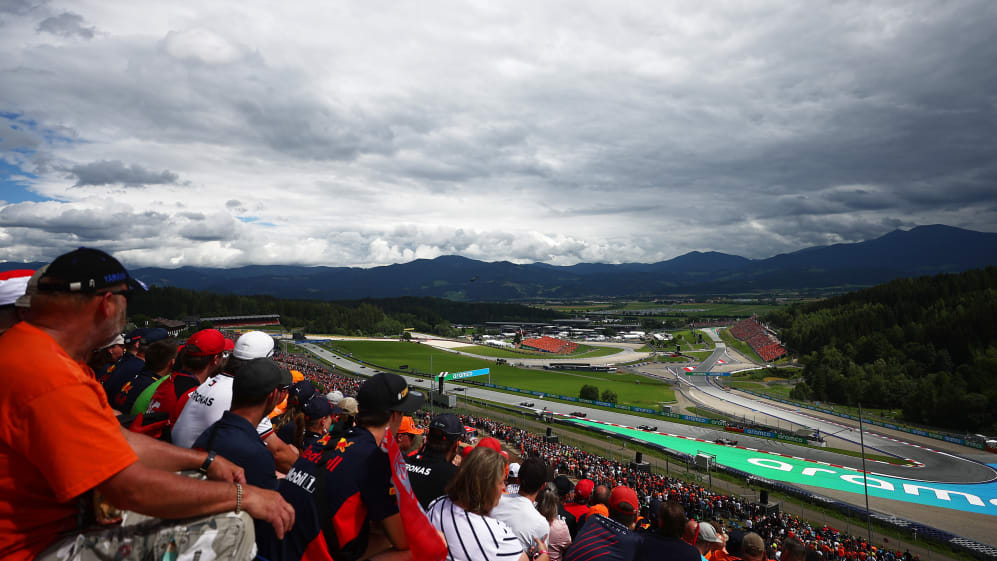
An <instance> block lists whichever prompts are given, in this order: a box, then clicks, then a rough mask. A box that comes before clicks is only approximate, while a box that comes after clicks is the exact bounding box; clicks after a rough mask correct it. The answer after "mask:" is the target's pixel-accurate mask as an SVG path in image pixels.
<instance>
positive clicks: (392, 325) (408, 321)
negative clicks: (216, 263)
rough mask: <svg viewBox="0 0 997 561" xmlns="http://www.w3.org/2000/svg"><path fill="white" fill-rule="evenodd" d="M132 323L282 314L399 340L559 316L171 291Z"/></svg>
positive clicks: (145, 304)
mask: <svg viewBox="0 0 997 561" xmlns="http://www.w3.org/2000/svg"><path fill="white" fill-rule="evenodd" d="M128 312H129V314H130V315H132V316H133V318H134V317H138V316H145V317H148V318H153V317H166V318H176V319H181V318H184V317H188V316H199V317H211V316H236V315H258V314H280V317H281V323H282V324H283V325H285V326H286V327H291V328H295V329H298V328H303V329H306V330H307V331H309V332H312V333H329V334H338V335H346V334H350V335H356V334H362V335H397V334H398V333H400V332H401V331H402V329H404V328H409V327H411V328H415V329H416V330H417V331H425V332H431V333H437V334H440V335H450V334H452V333H450V324H451V323H475V322H483V321H488V320H490V319H491V318H495V317H501V318H503V319H506V320H509V321H536V322H547V321H550V320H552V319H555V318H557V317H560V315H559V314H558V313H557V312H554V311H551V310H543V309H540V308H533V307H529V306H522V305H518V304H491V303H462V302H453V301H450V300H442V299H439V298H414V297H413V298H388V299H383V300H356V301H339V302H325V301H312V300H286V299H281V298H274V297H273V296H243V295H237V294H217V293H213V292H202V291H195V290H188V289H184V288H175V287H156V286H154V287H151V288H150V289H149V292H148V293H145V294H136V295H135V296H134V297H133V298H132V300H131V302H129V304H128Z"/></svg>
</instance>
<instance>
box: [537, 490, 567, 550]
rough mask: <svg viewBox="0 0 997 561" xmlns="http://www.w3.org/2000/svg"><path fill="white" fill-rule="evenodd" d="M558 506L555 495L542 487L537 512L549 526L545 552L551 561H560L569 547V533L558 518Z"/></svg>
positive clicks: (558, 501)
mask: <svg viewBox="0 0 997 561" xmlns="http://www.w3.org/2000/svg"><path fill="white" fill-rule="evenodd" d="M569 483H570V482H569ZM560 506H561V501H560V500H559V499H558V496H557V493H556V492H555V491H553V490H551V489H550V488H549V487H547V486H544V488H543V489H541V490H540V493H539V494H538V495H537V512H539V513H540V515H541V516H543V517H544V518H545V519H546V520H547V523H548V524H549V525H550V534H549V535H550V537H549V538H548V539H547V551H548V553H549V555H550V558H551V561H560V560H561V559H562V558H563V557H564V552H565V551H567V550H568V548H569V547H571V532H570V531H569V530H568V525H567V524H566V523H565V522H564V519H562V518H561V517H560V516H558V509H559V508H560ZM569 516H570V515H569Z"/></svg>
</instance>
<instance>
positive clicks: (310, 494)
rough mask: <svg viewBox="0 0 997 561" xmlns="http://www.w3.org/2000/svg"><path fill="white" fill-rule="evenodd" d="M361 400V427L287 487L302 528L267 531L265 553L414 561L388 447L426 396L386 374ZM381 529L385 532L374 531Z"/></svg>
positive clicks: (320, 445)
mask: <svg viewBox="0 0 997 561" xmlns="http://www.w3.org/2000/svg"><path fill="white" fill-rule="evenodd" d="M357 401H358V402H359V407H360V409H359V412H358V414H357V426H356V427H353V428H352V429H350V430H349V431H347V432H346V433H345V435H344V436H343V437H341V438H339V439H336V440H333V439H332V438H331V435H330V437H329V438H321V439H319V440H318V441H317V442H316V443H315V444H313V445H312V446H311V447H310V448H308V450H305V451H304V452H302V454H301V457H300V458H299V459H298V461H297V462H295V464H294V467H293V468H292V469H291V470H290V471H289V472H288V474H287V477H286V478H285V479H283V480H282V481H281V482H280V486H279V488H280V492H281V495H283V496H284V498H285V499H287V500H288V502H290V503H291V504H292V505H293V506H294V508H295V511H296V512H297V513H298V515H299V518H298V523H297V524H296V525H295V526H294V528H292V529H291V532H290V533H289V534H288V535H287V536H285V537H284V539H283V540H280V539H278V536H275V535H274V533H273V532H272V531H269V530H268V529H266V528H264V530H263V531H262V532H261V533H260V535H259V536H258V537H257V544H258V545H259V547H260V555H261V556H263V557H265V558H267V559H284V560H291V561H294V560H297V559H301V558H302V556H304V555H305V554H306V553H307V555H308V558H320V559H327V558H329V557H331V558H333V559H344V558H345V559H367V558H371V559H382V558H384V559H391V558H406V557H407V555H406V554H407V553H408V552H407V551H406V550H407V549H408V542H407V540H406V537H405V533H404V531H403V529H402V521H401V517H400V515H399V512H398V504H397V502H396V500H395V492H394V487H393V486H392V483H391V462H390V460H389V458H388V455H387V453H385V452H384V451H383V450H381V446H380V445H381V442H382V441H383V440H384V437H385V434H386V430H387V429H388V428H390V429H391V431H392V432H394V431H397V430H398V426H399V425H400V424H401V422H402V415H403V413H410V412H412V411H415V410H416V409H418V408H419V406H421V405H422V403H423V401H424V398H423V395H422V394H421V393H419V392H414V391H409V388H408V384H406V383H405V379H404V378H402V377H401V376H399V375H397V374H392V373H380V374H376V375H374V376H373V377H371V378H369V379H367V381H365V382H364V383H363V385H361V386H360V389H359V391H358V392H357ZM364 513H365V514H364ZM373 524H376V525H377V526H378V527H379V529H380V531H378V532H376V533H375V532H372V531H371V526H372V525H373ZM313 556H314V557H313Z"/></svg>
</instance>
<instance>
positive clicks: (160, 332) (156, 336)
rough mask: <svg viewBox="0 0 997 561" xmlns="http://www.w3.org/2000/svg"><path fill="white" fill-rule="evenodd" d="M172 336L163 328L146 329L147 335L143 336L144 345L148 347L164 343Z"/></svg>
mask: <svg viewBox="0 0 997 561" xmlns="http://www.w3.org/2000/svg"><path fill="white" fill-rule="evenodd" d="M169 336H170V334H169V333H167V332H166V330H165V329H163V328H162V327H153V328H151V329H146V330H145V333H143V334H142V342H141V344H142V345H148V344H149V343H155V342H156V341H162V340H163V339H166V338H168V337H169Z"/></svg>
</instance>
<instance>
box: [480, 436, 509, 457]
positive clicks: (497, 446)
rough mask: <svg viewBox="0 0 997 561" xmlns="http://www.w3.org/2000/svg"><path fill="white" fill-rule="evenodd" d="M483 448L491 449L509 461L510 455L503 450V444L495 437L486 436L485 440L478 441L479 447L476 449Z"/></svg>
mask: <svg viewBox="0 0 997 561" xmlns="http://www.w3.org/2000/svg"><path fill="white" fill-rule="evenodd" d="M482 446H484V447H485V448H491V449H492V450H495V451H496V452H498V453H499V454H502V456H503V457H504V458H505V459H506V460H508V459H509V453H508V452H506V451H505V450H503V449H502V443H501V442H499V441H498V439H497V438H495V437H494V436H486V437H485V438H482V439H481V440H479V441H478V445H477V446H475V448H481V447H482Z"/></svg>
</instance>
